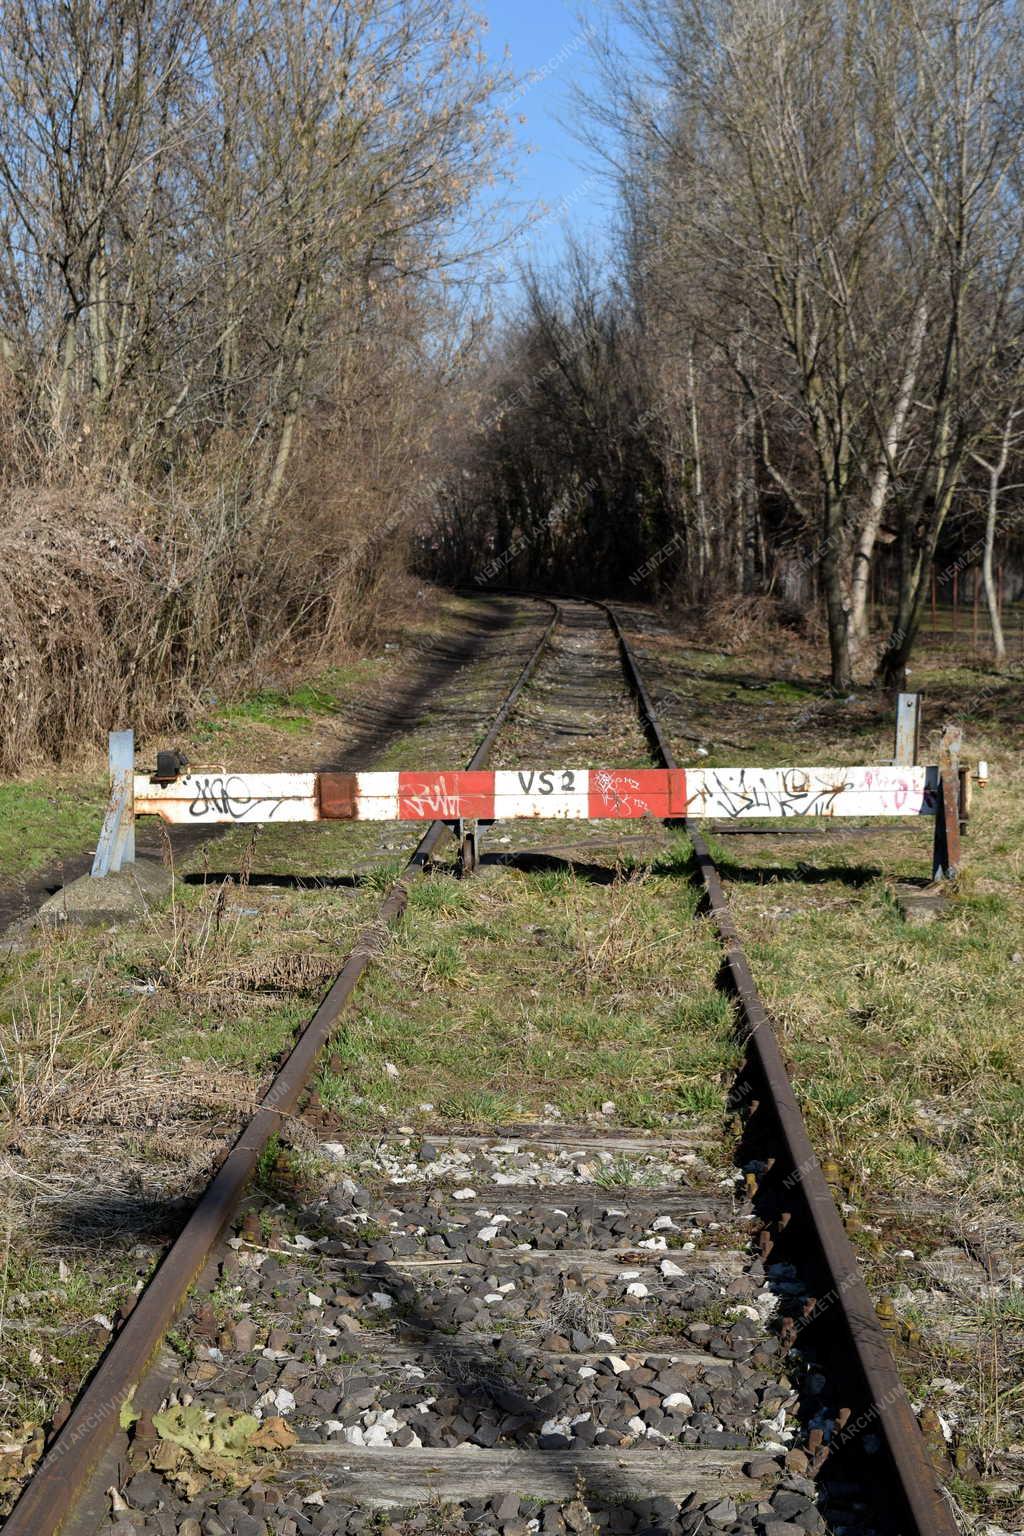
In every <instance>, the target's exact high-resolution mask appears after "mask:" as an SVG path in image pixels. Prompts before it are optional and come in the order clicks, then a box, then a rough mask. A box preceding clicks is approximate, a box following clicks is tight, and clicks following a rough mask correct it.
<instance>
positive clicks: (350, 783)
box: [134, 766, 939, 825]
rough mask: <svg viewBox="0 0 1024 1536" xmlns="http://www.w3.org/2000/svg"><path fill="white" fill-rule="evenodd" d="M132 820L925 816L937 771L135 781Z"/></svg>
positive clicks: (593, 771) (633, 771) (568, 771)
mask: <svg viewBox="0 0 1024 1536" xmlns="http://www.w3.org/2000/svg"><path fill="white" fill-rule="evenodd" d="M134 787H135V815H136V816H147V815H153V816H159V817H161V818H162V819H163V820H164V821H167V822H178V823H185V824H188V825H194V824H196V823H203V824H207V823H214V822H221V823H225V822H226V823H232V822H250V823H251V822H287V821H322V820H324V821H326V820H342V821H460V820H461V821H512V820H515V819H517V818H551V819H554V820H577V821H603V820H606V819H609V820H620V819H627V820H628V819H637V818H642V817H647V816H649V817H653V818H654V819H656V820H658V821H663V820H667V819H674V818H682V817H684V816H691V817H715V818H716V819H722V820H737V819H740V818H744V817H769V818H778V817H782V818H789V817H794V816H812V817H815V816H828V817H839V816H934V815H935V812H936V808H937V805H938V801H939V770H938V768H926V767H916V766H913V767H910V766H908V767H893V766H881V767H865V768H687V769H682V768H680V769H665V768H516V769H507V770H498V771H496V772H470V771H465V770H462V771H453V772H450V773H444V772H442V773H419V772H414V771H409V772H402V773H319V774H317V773H216V772H210V773H188V774H184V775H183V776H181V777H179V778H176V779H172V780H171V781H170V782H156V781H154V780H153V779H152V778H150V777H147V776H146V775H142V774H136V775H135V786H134Z"/></svg>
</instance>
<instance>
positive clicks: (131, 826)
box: [91, 731, 135, 880]
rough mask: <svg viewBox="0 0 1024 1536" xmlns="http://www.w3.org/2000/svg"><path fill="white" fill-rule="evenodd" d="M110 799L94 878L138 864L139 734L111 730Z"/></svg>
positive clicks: (96, 858)
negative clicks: (137, 760) (136, 744)
mask: <svg viewBox="0 0 1024 1536" xmlns="http://www.w3.org/2000/svg"><path fill="white" fill-rule="evenodd" d="M109 743H110V745H109V752H110V798H109V800H108V801H107V811H106V815H105V816H104V818H103V826H102V828H101V830H100V836H99V842H98V843H97V844H96V853H95V856H94V858H93V861H92V871H91V873H92V877H93V879H94V880H102V879H103V877H104V876H105V875H115V874H117V872H118V870H120V869H122V868H123V867H124V865H125V864H134V863H135V733H134V731H111V732H110V737H109Z"/></svg>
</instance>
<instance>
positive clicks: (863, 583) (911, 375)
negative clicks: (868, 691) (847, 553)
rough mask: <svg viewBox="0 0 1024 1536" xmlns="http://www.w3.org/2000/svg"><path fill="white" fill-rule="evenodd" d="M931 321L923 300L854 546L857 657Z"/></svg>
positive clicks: (865, 639)
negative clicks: (882, 529) (876, 552)
mask: <svg viewBox="0 0 1024 1536" xmlns="http://www.w3.org/2000/svg"><path fill="white" fill-rule="evenodd" d="M927 323H928V310H927V306H926V305H925V303H924V300H923V299H922V300H921V301H920V303H919V304H918V305H917V308H916V309H915V311H914V315H913V318H912V320H911V324H910V336H909V338H908V342H907V355H906V359H905V361H904V366H903V377H902V378H901V379H900V388H899V394H898V395H897V397H896V401H895V403H894V405H893V409H892V414H891V415H890V417H889V421H888V423H887V425H886V428H885V433H884V437H883V441H882V443H881V446H880V450H879V456H878V462H877V463H876V465H875V471H874V474H873V475H872V478H871V489H870V492H869V494H868V505H867V511H866V513H865V516H864V521H863V523H862V524H861V527H860V531H859V532H858V534H857V539H856V543H855V544H854V548H853V568H852V574H851V579H850V634H851V643H852V646H853V654H854V657H855V659H857V660H859V659H861V658H862V657H863V656H864V654H865V653H866V651H867V648H868V644H869V640H870V635H869V629H870V622H869V617H868V598H869V593H870V584H871V562H872V556H873V554H874V549H875V541H876V540H877V538H878V530H879V528H880V526H881V523H882V514H883V512H884V511H885V504H886V501H887V499H888V495H889V486H890V484H891V481H892V464H893V460H894V459H895V457H896V454H897V452H898V449H899V443H900V438H901V437H902V436H903V429H904V427H905V425H906V420H907V415H908V413H909V410H910V405H911V401H912V399H913V395H914V385H915V383H916V381H917V370H918V364H919V363H920V360H921V348H922V346H923V344H924V336H925V330H926V328H927Z"/></svg>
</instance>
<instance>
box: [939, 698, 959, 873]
mask: <svg viewBox="0 0 1024 1536" xmlns="http://www.w3.org/2000/svg"><path fill="white" fill-rule="evenodd" d="M961 745H962V741H961V735H960V729H959V727H958V726H955V725H947V726H946V729H945V730H944V731H943V733H942V740H941V741H940V743H939V799H938V805H937V807H936V813H935V840H934V843H933V846H932V879H933V880H955V879H956V877H957V875H958V874H959V873H960V748H961Z"/></svg>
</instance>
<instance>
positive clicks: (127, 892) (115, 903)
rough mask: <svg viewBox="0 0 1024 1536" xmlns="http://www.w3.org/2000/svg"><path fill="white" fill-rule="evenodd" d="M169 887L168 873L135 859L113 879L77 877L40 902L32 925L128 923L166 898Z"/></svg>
mask: <svg viewBox="0 0 1024 1536" xmlns="http://www.w3.org/2000/svg"><path fill="white" fill-rule="evenodd" d="M173 884H174V876H173V875H172V873H171V871H170V870H169V869H168V868H167V866H166V865H165V864H161V863H159V862H158V861H157V860H155V859H138V860H136V862H135V863H134V864H126V865H125V867H124V869H122V870H119V871H118V873H117V874H115V875H105V876H104V877H103V879H102V880H94V879H93V877H92V875H81V876H79V878H78V879H77V880H72V882H71V884H70V885H65V886H62V888H61V889H60V890H59V891H57V892H56V894H55V895H53V896H51V897H50V898H49V900H47V901H44V902H43V905H42V906H41V907H40V908H39V910H38V912H36V914H35V917H34V918H33V924H34V925H35V926H39V925H41V924H48V925H49V926H51V927H60V926H62V925H63V924H64V923H80V924H82V925H83V926H87V927H105V926H107V925H108V924H110V923H124V922H129V921H130V920H131V919H132V918H133V917H140V916H141V915H142V914H143V913H144V912H146V911H147V910H148V908H149V907H151V906H153V905H154V904H155V903H156V902H159V901H163V900H164V899H165V897H167V896H169V895H170V894H171V888H172V886H173Z"/></svg>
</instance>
